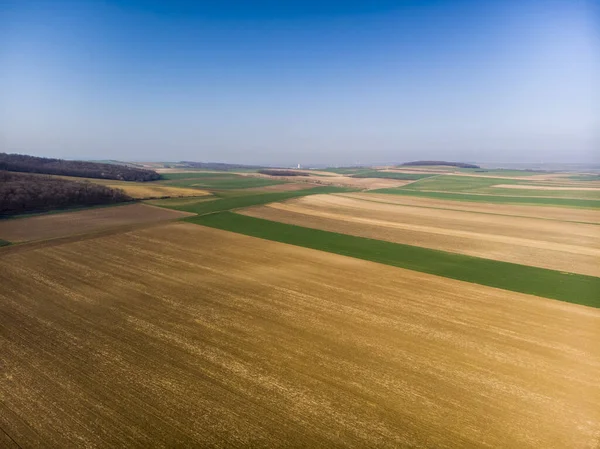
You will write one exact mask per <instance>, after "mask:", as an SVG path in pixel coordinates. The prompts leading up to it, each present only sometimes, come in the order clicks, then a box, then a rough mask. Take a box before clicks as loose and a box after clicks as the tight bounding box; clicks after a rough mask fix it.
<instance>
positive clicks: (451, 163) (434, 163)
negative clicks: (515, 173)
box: [401, 161, 481, 168]
mask: <svg viewBox="0 0 600 449" xmlns="http://www.w3.org/2000/svg"><path fill="white" fill-rule="evenodd" d="M411 165H420V166H423V165H445V166H449V167H458V168H481V167H480V166H479V165H474V164H466V163H464V162H447V161H413V162H405V163H404V164H401V166H404V167H406V166H411Z"/></svg>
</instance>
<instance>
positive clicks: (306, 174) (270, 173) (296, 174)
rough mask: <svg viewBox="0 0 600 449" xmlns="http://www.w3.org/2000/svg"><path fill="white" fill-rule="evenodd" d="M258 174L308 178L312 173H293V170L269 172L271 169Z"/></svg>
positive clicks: (260, 171)
mask: <svg viewBox="0 0 600 449" xmlns="http://www.w3.org/2000/svg"><path fill="white" fill-rule="evenodd" d="M258 173H260V174H263V175H270V176H308V175H309V174H310V173H304V172H300V171H293V170H272V169H271V170H269V169H265V170H258Z"/></svg>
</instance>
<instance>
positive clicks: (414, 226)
mask: <svg viewBox="0 0 600 449" xmlns="http://www.w3.org/2000/svg"><path fill="white" fill-rule="evenodd" d="M388 196H391V195H388ZM368 198H369V196H368V195H366V196H362V197H357V196H345V195H344V196H342V195H313V196H307V197H303V198H298V199H294V200H290V201H286V202H283V203H272V204H269V205H265V206H258V207H255V208H250V209H247V210H245V211H243V212H241V213H243V214H245V215H250V216H253V217H258V218H263V219H267V220H273V221H280V222H284V223H289V224H295V225H298V226H305V227H309V228H316V229H323V230H326V231H332V232H339V233H343V234H351V235H356V236H360V237H368V238H373V239H377V240H386V241H391V242H395V243H403V244H409V245H415V246H421V247H426V248H432V249H439V250H443V251H449V252H456V253H460V254H466V255H470V256H475V257H482V258H486V259H493V260H500V261H504V262H512V263H518V264H523V265H531V266H537V267H541V268H548V269H553V270H558V271H566V272H573V273H579V274H587V275H591V276H600V263H598V262H599V261H600V231H599V228H598V226H597V225H595V224H585V223H583V224H582V223H572V222H561V221H556V220H542V219H536V218H529V217H517V216H502V215H496V214H485V213H474V212H472V211H461V210H443V209H440V208H427V207H416V206H415V207H413V206H408V205H400V204H388V203H381V202H376V201H369V200H368Z"/></svg>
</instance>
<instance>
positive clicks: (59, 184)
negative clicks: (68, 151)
mask: <svg viewBox="0 0 600 449" xmlns="http://www.w3.org/2000/svg"><path fill="white" fill-rule="evenodd" d="M130 200H131V198H130V197H129V196H127V195H126V194H125V192H123V191H122V190H120V189H113V188H110V187H107V186H103V185H99V184H93V183H91V182H77V181H68V180H66V179H61V178H56V177H52V176H43V175H29V174H24V173H11V172H6V171H0V215H15V214H19V213H23V212H34V211H36V212H37V211H40V212H41V211H47V210H51V209H59V208H68V207H74V206H94V205H100V204H112V203H119V202H123V201H130Z"/></svg>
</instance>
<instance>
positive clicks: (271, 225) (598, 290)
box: [185, 212, 600, 308]
mask: <svg viewBox="0 0 600 449" xmlns="http://www.w3.org/2000/svg"><path fill="white" fill-rule="evenodd" d="M185 221H188V222H191V223H195V224H199V225H203V226H209V227H212V228H218V229H223V230H227V231H232V232H237V233H240V234H245V235H249V236H252V237H259V238H263V239H267V240H273V241H276V242H281V243H289V244H292V245H296V246H303V247H306V248H312V249H317V250H321V251H327V252H330V253H335V254H341V255H344V256H350V257H355V258H358V259H364V260H369V261H372V262H378V263H383V264H386V265H392V266H395V267H400V268H406V269H409V270H414V271H420V272H423V273H429V274H434V275H437V276H444V277H447V278H451V279H457V280H461V281H467V282H472V283H475V284H481V285H486V286H489V287H496V288H501V289H504V290H510V291H514V292H519V293H527V294H531V295H536V296H542V297H545V298H551V299H557V300H560V301H566V302H570V303H574V304H581V305H585V306H590V307H597V308H600V278H597V277H593V276H585V275H580V274H573V273H565V272H560V271H554V270H547V269H543V268H537V267H531V266H527V265H518V264H513V263H508V262H500V261H495V260H490V259H482V258H477V257H471V256H465V255H462V254H455V253H450V252H445V251H438V250H433V249H428V248H421V247H418V246H411V245H403V244H399V243H391V242H385V241H382V240H374V239H368V238H364V237H355V236H351V235H346V234H338V233H335V232H328V231H322V230H319V229H312V228H305V227H302V226H296V225H290V224H285V223H278V222H274V221H270V220H264V219H261V218H254V217H248V216H245V215H240V214H235V213H232V212H223V213H219V214H211V215H205V216H197V217H189V218H186V219H185Z"/></svg>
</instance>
